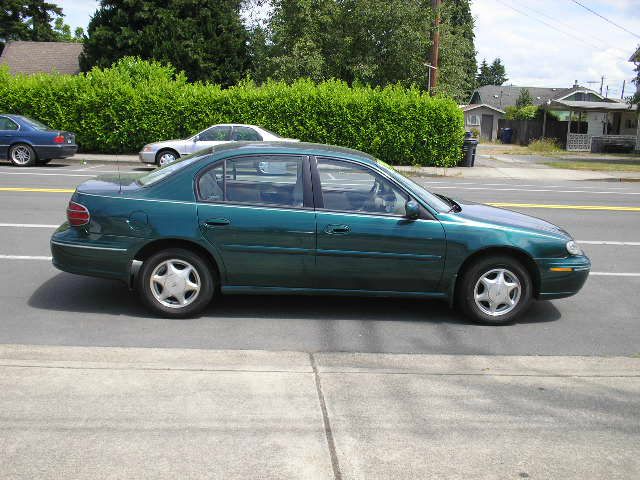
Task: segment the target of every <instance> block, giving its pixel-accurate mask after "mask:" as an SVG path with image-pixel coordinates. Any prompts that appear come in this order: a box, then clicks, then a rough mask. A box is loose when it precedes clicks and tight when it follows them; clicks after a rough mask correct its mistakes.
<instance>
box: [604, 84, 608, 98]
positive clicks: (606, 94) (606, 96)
mask: <svg viewBox="0 0 640 480" xmlns="http://www.w3.org/2000/svg"><path fill="white" fill-rule="evenodd" d="M604 98H609V85H607V90H606V93H605V94H604Z"/></svg>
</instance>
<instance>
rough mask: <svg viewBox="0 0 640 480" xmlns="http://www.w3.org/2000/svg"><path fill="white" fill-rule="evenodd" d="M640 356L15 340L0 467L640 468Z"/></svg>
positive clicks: (137, 471) (323, 471)
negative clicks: (285, 349) (104, 345)
mask: <svg viewBox="0 0 640 480" xmlns="http://www.w3.org/2000/svg"><path fill="white" fill-rule="evenodd" d="M639 367H640V359H636V358H626V357H612V358H598V357H501V356H447V355H392V354H342V353H314V354H310V353H305V352H264V351H206V350H182V349H136V348H102V347H96V348H86V347H45V346H19V345H4V346H0V371H1V373H0V391H1V392H2V395H1V396H0V411H1V412H2V415H0V451H1V452H2V455H0V478H11V479H33V478H38V479H48V478H51V479H68V478H74V479H76V478H78V479H79V478H86V479H101V478H145V479H146V478H153V479H156V478H157V479H164V478H166V479H175V478H189V479H195V478H224V479H236V478H238V479H247V478H261V479H291V478H300V479H316V478H318V479H367V480H369V479H383V478H384V479H387V478H394V479H395V478H402V479H405V478H406V479H425V478H447V479H469V478H482V479H494V478H495V479H508V478H513V479H519V478H539V479H550V478H554V479H555V478H558V479H559V478H562V479H590V480H596V479H607V480H611V479H618V478H619V479H623V478H624V479H628V478H638V477H639V476H640V369H639Z"/></svg>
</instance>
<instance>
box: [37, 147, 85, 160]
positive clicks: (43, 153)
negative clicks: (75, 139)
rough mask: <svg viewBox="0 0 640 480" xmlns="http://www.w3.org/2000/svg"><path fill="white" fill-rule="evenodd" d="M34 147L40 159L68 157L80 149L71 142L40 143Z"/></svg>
mask: <svg viewBox="0 0 640 480" xmlns="http://www.w3.org/2000/svg"><path fill="white" fill-rule="evenodd" d="M33 149H34V150H35V151H36V155H38V158H40V159H45V158H67V157H71V156H73V155H75V153H76V152H77V151H78V146H77V145H69V144H62V145H40V146H37V147H33Z"/></svg>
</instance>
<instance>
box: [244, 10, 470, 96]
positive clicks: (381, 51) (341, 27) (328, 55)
mask: <svg viewBox="0 0 640 480" xmlns="http://www.w3.org/2000/svg"><path fill="white" fill-rule="evenodd" d="M271 3H272V15H271V16H270V18H269V20H268V22H267V25H266V33H267V35H266V37H265V38H264V42H265V43H264V44H263V47H264V48H262V49H256V46H254V47H253V49H254V50H259V51H262V52H263V54H264V55H265V57H264V61H263V62H261V65H264V66H265V68H263V69H260V72H259V73H260V74H258V72H255V71H254V74H255V76H256V80H258V81H262V80H265V79H266V77H272V78H276V79H282V80H286V81H291V80H294V79H295V78H298V77H301V76H304V77H310V78H312V79H314V80H323V79H328V78H338V79H341V80H345V81H347V82H349V83H365V84H369V85H376V86H377V85H380V86H384V85H388V84H391V83H401V84H403V85H407V86H408V85H412V84H415V85H418V86H419V87H422V88H425V89H426V87H427V76H428V69H427V66H426V65H425V62H426V61H427V56H428V53H429V51H430V48H431V32H432V28H433V18H434V12H433V10H432V8H431V1H430V0H273V1H272V2H271ZM440 13H441V21H442V23H441V42H440V45H441V53H440V69H441V72H440V86H439V89H438V90H439V91H440V92H444V93H447V94H450V95H453V96H456V97H459V98H464V97H466V96H467V94H468V91H469V90H470V89H471V88H472V86H473V80H474V75H475V68H476V67H475V50H474V46H473V18H472V17H471V13H470V10H469V0H451V1H447V2H444V3H443V7H442V11H441V12H440Z"/></svg>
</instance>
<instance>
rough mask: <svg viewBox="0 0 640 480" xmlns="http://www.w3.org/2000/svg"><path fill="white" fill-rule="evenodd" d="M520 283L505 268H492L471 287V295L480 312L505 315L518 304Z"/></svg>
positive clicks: (520, 292)
mask: <svg viewBox="0 0 640 480" xmlns="http://www.w3.org/2000/svg"><path fill="white" fill-rule="evenodd" d="M521 295H522V285H521V284H520V280H519V279H518V277H517V276H516V275H515V274H514V273H513V272H511V271H510V270H507V269H506V268H494V269H492V270H489V271H488V272H486V273H484V274H482V276H480V278H479V279H478V281H477V282H476V285H475V287H474V289H473V297H474V300H475V303H476V305H477V307H478V308H479V309H480V311H481V312H483V313H485V314H486V315H489V316H491V317H499V316H502V315H506V314H507V313H509V312H510V311H512V310H513V309H514V308H516V306H517V305H518V302H519V301H520V297H521Z"/></svg>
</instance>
